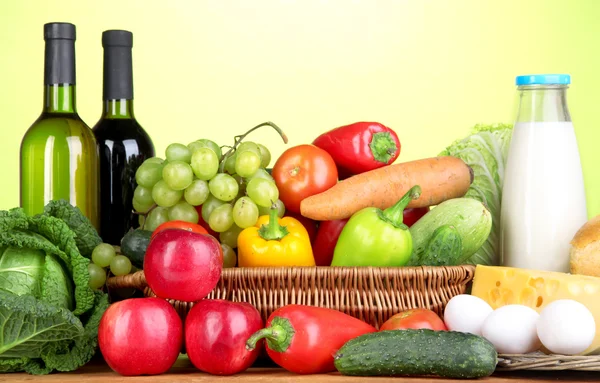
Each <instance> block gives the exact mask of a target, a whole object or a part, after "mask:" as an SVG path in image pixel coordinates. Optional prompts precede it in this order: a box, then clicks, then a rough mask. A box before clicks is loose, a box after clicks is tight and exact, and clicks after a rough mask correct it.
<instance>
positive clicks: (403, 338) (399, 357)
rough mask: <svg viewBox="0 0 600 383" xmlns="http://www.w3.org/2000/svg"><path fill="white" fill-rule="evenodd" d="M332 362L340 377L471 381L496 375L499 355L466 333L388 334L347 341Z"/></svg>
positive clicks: (492, 348)
mask: <svg viewBox="0 0 600 383" xmlns="http://www.w3.org/2000/svg"><path fill="white" fill-rule="evenodd" d="M334 361H335V367H336V369H337V370H338V371H339V372H340V373H341V374H342V375H353V376H406V375H436V376H439V377H444V378H462V379H474V378H483V377H486V376H490V375H491V374H492V373H493V372H494V371H495V369H496V364H497V363H498V353H497V352H496V349H495V348H494V346H493V345H492V343H490V342H489V341H488V340H487V339H485V338H483V337H481V336H477V335H473V334H469V333H463V332H458V331H433V330H429V329H421V330H412V329H411V330H389V331H381V332H375V333H369V334H365V335H361V336H359V337H357V338H354V339H352V340H350V341H348V342H347V343H346V344H344V345H343V346H342V348H340V349H339V350H338V352H337V353H336V354H335V357H334Z"/></svg>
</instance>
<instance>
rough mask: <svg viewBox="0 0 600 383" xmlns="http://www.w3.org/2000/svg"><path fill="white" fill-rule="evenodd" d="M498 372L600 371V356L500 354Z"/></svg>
mask: <svg viewBox="0 0 600 383" xmlns="http://www.w3.org/2000/svg"><path fill="white" fill-rule="evenodd" d="M496 370H497V371H517V370H537V371H559V370H577V371H600V356H597V355H594V356H567V355H546V354H543V353H532V354H520V355H519V354H517V355H513V354H500V355H498V366H497V368H496Z"/></svg>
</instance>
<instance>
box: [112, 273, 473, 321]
mask: <svg viewBox="0 0 600 383" xmlns="http://www.w3.org/2000/svg"><path fill="white" fill-rule="evenodd" d="M474 272H475V267H474V266H471V265H462V266H443V267H428V266H422V267H390V268H385V267H269V268H266V267H265V268H259V267H257V268H230V269H223V273H222V275H221V279H220V281H219V283H218V284H217V286H216V287H215V289H214V290H213V291H212V292H211V294H210V295H209V297H208V298H215V299H226V300H230V301H234V302H240V301H241V302H248V303H250V304H252V305H253V306H254V307H256V308H257V309H258V311H259V312H260V313H261V316H262V318H263V320H265V321H266V320H267V318H268V317H269V315H270V314H271V313H272V312H273V311H274V310H276V309H278V308H280V307H282V306H285V305H287V304H302V305H310V306H319V307H326V308H332V309H336V310H339V311H342V312H344V313H346V314H349V315H352V316H353V317H356V318H359V319H361V320H363V321H365V322H367V323H370V324H372V325H373V326H375V327H376V328H379V326H380V325H381V324H383V323H384V322H385V321H386V320H387V319H389V317H391V316H392V315H394V314H396V313H398V312H400V311H403V310H407V309H411V308H428V309H431V310H433V311H435V312H436V313H438V314H439V315H443V310H444V307H445V305H446V303H447V302H448V301H449V300H450V299H451V298H452V297H454V296H455V295H458V294H462V293H464V292H465V291H466V288H467V284H468V283H469V282H470V281H471V280H472V279H473V275H474ZM107 287H108V288H109V289H115V288H135V289H138V290H143V291H144V293H145V295H146V296H154V293H153V292H152V291H151V290H150V289H149V288H148V286H147V284H146V279H145V277H144V272H143V271H138V272H136V273H133V274H130V275H125V276H119V277H111V278H109V279H108V281H107ZM169 302H170V303H171V304H172V305H173V307H175V309H176V310H177V312H178V313H179V315H181V317H182V318H185V316H186V314H187V312H188V311H189V310H190V309H191V307H192V305H193V304H192V303H190V302H180V301H173V300H170V301H169Z"/></svg>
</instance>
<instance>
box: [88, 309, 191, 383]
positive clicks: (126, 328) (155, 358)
mask: <svg viewBox="0 0 600 383" xmlns="http://www.w3.org/2000/svg"><path fill="white" fill-rule="evenodd" d="M182 342H183V324H182V322H181V318H180V317H179V315H177V312H176V311H175V309H174V308H173V306H171V305H170V304H169V303H168V302H167V301H165V300H164V299H159V298H133V299H126V300H124V301H120V302H117V303H114V304H112V305H111V306H110V307H109V308H108V309H107V310H106V312H104V315H103V316H102V319H100V325H99V327H98V344H99V346H100V351H101V352H102V355H103V356H104V360H105V361H106V363H107V364H108V366H109V367H110V368H112V369H113V370H114V371H115V372H117V373H118V374H121V375H124V376H136V375H157V374H162V373H164V372H166V371H167V370H169V369H170V368H171V367H172V366H173V364H174V363H175V361H176V360H177V357H178V356H179V351H180V350H181V345H182Z"/></svg>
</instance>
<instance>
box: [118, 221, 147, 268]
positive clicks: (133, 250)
mask: <svg viewBox="0 0 600 383" xmlns="http://www.w3.org/2000/svg"><path fill="white" fill-rule="evenodd" d="M151 236H152V232H151V231H148V230H142V229H136V230H131V231H129V232H128V233H127V234H125V236H124V237H123V239H122V240H121V253H123V255H125V256H126V257H127V258H129V260H130V261H131V263H132V264H133V265H134V266H135V267H137V268H140V269H141V268H143V267H144V256H145V255H146V249H147V248H148V244H150V237H151Z"/></svg>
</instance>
